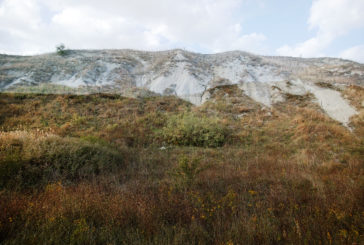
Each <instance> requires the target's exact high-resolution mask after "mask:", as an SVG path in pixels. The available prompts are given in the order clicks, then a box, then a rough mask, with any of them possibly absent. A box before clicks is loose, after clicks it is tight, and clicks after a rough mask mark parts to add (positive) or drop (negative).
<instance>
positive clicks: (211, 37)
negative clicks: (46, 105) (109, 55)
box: [0, 0, 265, 54]
mask: <svg viewBox="0 0 364 245" xmlns="http://www.w3.org/2000/svg"><path fill="white" fill-rule="evenodd" d="M243 1H244V0H184V1H175V0H155V1H150V0H133V1H130V0H103V1H99V0H78V1H75V0H4V1H3V2H0V52H6V53H21V54H25V53H39V52H45V51H53V50H54V47H55V45H57V44H58V43H60V42H64V43H65V44H66V45H67V46H68V47H70V48H93V49H97V48H134V49H147V50H160V49H170V48H181V47H183V48H187V49H192V50H194V49H196V47H198V48H199V49H202V50H204V51H207V52H215V51H222V50H231V49H242V50H246V51H251V52H261V51H262V50H263V48H264V47H263V43H264V40H265V36H264V35H263V34H261V33H251V34H246V33H244V32H243V28H241V26H240V20H239V18H237V17H236V16H237V14H238V13H237V12H236V11H237V10H238V9H239V7H240V6H241V4H242V3H243Z"/></svg>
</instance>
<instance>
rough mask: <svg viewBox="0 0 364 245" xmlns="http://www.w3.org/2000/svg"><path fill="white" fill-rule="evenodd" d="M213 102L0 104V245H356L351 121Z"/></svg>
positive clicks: (363, 162)
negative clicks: (345, 123) (348, 124)
mask: <svg viewBox="0 0 364 245" xmlns="http://www.w3.org/2000/svg"><path fill="white" fill-rule="evenodd" d="M213 92H214V93H213V94H214V100H211V102H207V103H205V104H204V105H203V106H200V107H195V106H192V105H191V104H189V103H187V102H184V101H182V100H180V99H177V98H175V97H152V98H143V99H131V98H123V97H120V96H117V95H108V94H95V95H42V94H19V93H12V94H10V93H9V94H6V93H3V94H0V243H1V244H226V245H227V244H229V245H231V244H362V242H363V241H364V205H363V204H364V113H363V110H361V111H360V113H359V114H358V115H357V116H356V117H355V118H353V119H352V125H351V126H352V130H351V131H350V130H348V129H347V128H345V127H343V126H341V125H340V124H339V123H337V122H335V121H333V120H332V119H330V118H329V117H327V116H326V115H325V114H324V113H322V112H321V111H320V109H319V108H318V106H316V105H315V104H314V103H312V102H311V99H310V95H309V94H308V95H305V96H291V95H287V98H286V99H287V101H288V102H287V103H282V104H277V105H275V106H274V107H273V108H272V109H271V110H267V109H264V108H261V107H260V106H259V105H257V104H255V103H253V102H252V101H251V100H249V98H247V97H242V96H240V97H239V96H237V94H236V93H239V91H237V89H236V88H234V87H229V86H226V87H222V88H220V89H218V91H213ZM240 94H241V93H240ZM345 94H347V95H349V96H354V95H355V98H356V100H353V101H352V103H353V105H356V106H357V108H359V107H360V102H361V100H364V91H363V90H361V89H359V88H355V87H352V88H350V89H348V90H347V91H345ZM226 95H228V96H226Z"/></svg>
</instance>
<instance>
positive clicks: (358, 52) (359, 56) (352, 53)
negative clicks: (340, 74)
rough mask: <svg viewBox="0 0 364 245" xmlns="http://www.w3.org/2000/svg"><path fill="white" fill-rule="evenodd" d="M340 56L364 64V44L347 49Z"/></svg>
mask: <svg viewBox="0 0 364 245" xmlns="http://www.w3.org/2000/svg"><path fill="white" fill-rule="evenodd" d="M339 56H340V57H341V58H344V59H349V60H355V61H357V62H361V63H364V44H363V45H358V46H354V47H351V48H349V49H346V50H344V51H342V52H341V53H340V55H339Z"/></svg>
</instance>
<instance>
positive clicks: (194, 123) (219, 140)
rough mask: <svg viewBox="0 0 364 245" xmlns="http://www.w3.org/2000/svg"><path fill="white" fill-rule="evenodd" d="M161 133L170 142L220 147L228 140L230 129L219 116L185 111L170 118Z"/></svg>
mask: <svg viewBox="0 0 364 245" xmlns="http://www.w3.org/2000/svg"><path fill="white" fill-rule="evenodd" d="M161 134H162V138H163V140H164V141H165V142H166V143H168V144H173V145H180V146H202V147H220V146H222V145H223V144H224V143H225V141H226V138H227V135H228V129H227V127H226V126H224V125H223V124H222V123H221V122H220V121H219V120H218V119H217V118H212V117H204V116H197V115H194V114H192V113H184V114H182V115H175V116H171V117H170V118H168V121H167V126H166V127H164V128H163V129H162V131H161Z"/></svg>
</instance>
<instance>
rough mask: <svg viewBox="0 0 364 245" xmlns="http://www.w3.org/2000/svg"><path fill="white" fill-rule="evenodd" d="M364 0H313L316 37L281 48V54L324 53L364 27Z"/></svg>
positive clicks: (308, 55) (311, 54)
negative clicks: (353, 31)
mask: <svg viewBox="0 0 364 245" xmlns="http://www.w3.org/2000/svg"><path fill="white" fill-rule="evenodd" d="M363 13H364V1H362V0H315V1H314V2H313V3H312V6H311V10H310V17H309V19H308V24H309V28H310V29H316V30H317V33H316V36H315V37H313V38H310V39H309V40H307V41H304V42H302V43H298V44H296V45H293V46H289V45H284V46H282V47H280V48H279V49H277V53H278V54H279V55H289V56H304V57H315V56H323V55H324V53H323V52H324V51H325V48H327V47H328V46H329V45H330V44H331V43H332V42H333V41H334V40H335V39H336V38H338V37H340V36H342V35H345V34H347V33H348V32H349V31H352V30H354V29H356V28H361V27H364V15H363Z"/></svg>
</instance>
